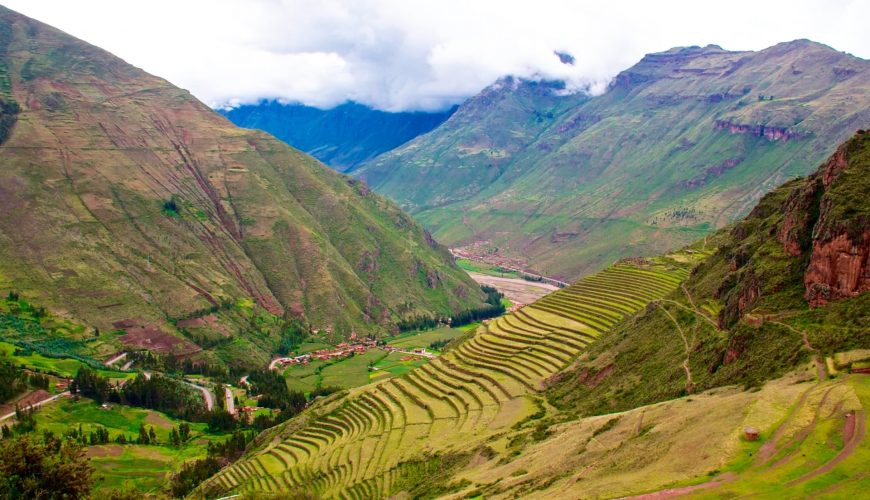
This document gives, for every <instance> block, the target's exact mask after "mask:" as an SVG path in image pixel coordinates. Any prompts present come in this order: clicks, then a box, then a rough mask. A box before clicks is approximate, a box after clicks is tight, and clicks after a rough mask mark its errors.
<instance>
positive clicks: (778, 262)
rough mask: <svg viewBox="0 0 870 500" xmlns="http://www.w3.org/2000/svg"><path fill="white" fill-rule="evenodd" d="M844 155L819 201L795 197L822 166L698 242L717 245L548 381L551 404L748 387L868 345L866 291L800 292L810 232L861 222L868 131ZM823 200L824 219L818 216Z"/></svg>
mask: <svg viewBox="0 0 870 500" xmlns="http://www.w3.org/2000/svg"><path fill="white" fill-rule="evenodd" d="M841 151H846V154H847V156H846V158H847V163H848V167H847V168H846V170H844V171H843V173H842V174H841V176H840V177H838V178H837V180H836V182H834V183H833V184H832V185H831V186H830V188H829V189H827V190H826V192H825V194H824V196H823V197H822V198H821V199H822V201H821V202H820V201H819V199H816V198H811V200H814V201H811V202H810V203H809V204H808V205H806V206H804V205H800V204H799V203H796V202H795V200H801V199H802V197H803V196H804V194H803V193H807V192H810V191H808V190H811V189H813V188H812V186H815V185H816V183H817V181H818V178H819V176H821V172H824V170H825V168H826V166H825V165H823V166H822V168H821V169H820V173H818V174H814V175H813V176H810V177H808V178H804V179H798V180H794V181H791V182H789V183H786V184H785V185H783V186H782V187H780V188H778V189H776V190H774V191H773V192H771V193H770V194H768V195H766V196H765V197H764V198H763V199H762V200H761V202H760V203H759V204H758V205H757V206H756V207H755V209H753V211H752V213H751V214H750V215H749V216H747V217H746V218H745V219H743V220H741V221H739V222H737V223H735V224H734V225H733V226H732V227H730V228H727V229H723V230H722V231H720V232H718V233H716V234H715V235H714V236H712V237H710V238H708V239H706V240H705V241H704V242H699V243H698V244H696V245H695V246H694V248H695V249H696V250H698V249H700V247H701V246H702V245H703V244H705V243H706V245H708V246H712V247H715V248H717V250H716V252H715V253H713V254H712V255H711V256H710V257H708V258H706V259H704V260H703V262H701V263H700V264H699V265H698V266H697V267H696V268H695V269H694V270H693V272H692V275H691V276H690V277H689V279H688V280H687V281H686V282H685V283H684V285H683V286H682V287H681V288H680V289H679V290H677V291H675V292H674V293H672V294H671V295H670V296H668V297H666V299H665V300H662V301H660V302H659V303H658V304H656V305H655V307H649V308H647V309H646V311H645V312H644V313H643V314H640V315H638V316H637V317H635V318H633V319H631V320H630V321H628V322H625V323H624V324H622V325H621V326H620V327H618V328H617V329H615V330H614V331H612V332H610V333H608V334H607V335H605V336H603V337H602V338H601V339H600V340H599V341H598V342H597V343H596V344H595V345H594V346H593V347H592V348H591V349H590V350H589V352H588V354H587V355H586V356H584V357H583V358H581V359H580V360H579V361H578V362H577V363H576V366H575V367H574V368H573V369H572V370H571V371H569V372H567V373H566V374H565V375H564V376H563V377H562V379H561V380H560V381H558V382H556V383H555V384H554V386H553V387H552V388H551V390H550V391H549V395H550V402H551V403H552V404H554V405H556V406H558V407H559V408H561V409H563V410H565V411H567V412H569V413H571V412H574V413H576V414H584V415H588V414H596V413H607V412H611V411H621V410H626V409H629V408H634V407H636V406H638V405H642V404H650V403H654V402H658V401H663V400H666V399H670V398H673V397H678V396H681V395H684V394H686V393H687V392H693V391H695V392H696V391H703V390H705V389H708V388H712V387H718V386H721V385H726V384H743V385H745V386H757V385H759V384H761V383H762V382H763V381H764V380H768V379H770V378H772V377H776V376H778V375H781V374H782V373H784V372H785V371H788V370H790V369H792V368H793V367H794V366H796V365H797V364H798V363H801V362H803V361H806V360H809V359H810V358H811V357H813V356H822V357H824V356H830V355H831V354H832V353H834V352H836V351H841V350H848V349H854V348H864V347H867V346H868V345H870V330H868V328H867V325H868V324H870V294H866V293H864V294H861V295H858V296H856V297H851V298H845V299H842V300H837V301H833V302H831V303H829V304H828V305H826V306H824V307H817V308H812V309H811V308H808V307H807V302H806V299H805V298H804V294H805V284H804V272H805V271H806V270H807V267H808V262H809V259H810V253H811V251H812V248H811V246H812V245H811V244H812V240H811V238H813V237H819V235H822V234H824V233H825V232H826V231H827V230H826V229H825V227H827V226H834V227H838V226H841V225H843V226H846V227H847V229H848V228H851V227H852V226H853V225H855V224H858V225H860V227H863V228H866V227H868V223H870V219H868V218H867V217H866V216H865V215H862V214H865V213H866V205H867V202H866V196H864V197H860V196H858V195H857V192H859V191H860V189H861V188H862V182H863V179H865V178H866V177H867V176H868V173H870V161H868V156H867V151H870V138H868V137H867V134H859V135H856V136H855V137H854V138H852V139H851V140H850V141H848V142H847V143H846V144H845V145H844V146H843V147H842V148H841ZM836 157H837V156H835V157H834V158H836ZM855 179H860V181H858V182H856V181H855ZM820 203H821V204H822V205H823V206H825V207H826V208H825V209H824V212H825V213H826V214H828V216H825V217H822V218H821V219H820V220H819V221H818V222H817V218H818V211H819V209H818V206H819V204H820ZM814 206H815V209H813V207H814ZM795 207H797V208H795ZM813 213H815V214H816V215H815V216H813V215H812V214H813ZM838 214H840V215H838ZM844 214H848V216H847V215H844ZM832 219H833V220H835V221H836V222H834V221H832ZM787 220H800V221H803V224H804V225H803V226H800V225H798V226H795V227H794V228H793V229H792V232H791V233H790V234H794V235H795V239H796V241H798V242H799V243H800V244H801V251H800V252H799V254H798V255H792V254H789V253H787V252H786V250H785V248H784V245H783V243H782V242H781V241H780V239H779V238H778V235H781V234H783V232H787V231H785V229H784V224H785V223H786V221H787ZM822 226H825V227H822ZM852 229H854V228H852ZM859 232H860V231H859ZM683 337H685V340H684V339H683ZM804 337H805V338H806V339H804ZM686 360H688V369H689V371H690V373H691V376H692V383H691V384H689V382H688V376H687V373H686V368H684V366H683V362H684V361H686Z"/></svg>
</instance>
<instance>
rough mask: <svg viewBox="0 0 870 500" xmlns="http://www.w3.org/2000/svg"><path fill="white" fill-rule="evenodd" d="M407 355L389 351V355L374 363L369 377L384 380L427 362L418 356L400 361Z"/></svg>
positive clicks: (374, 379)
mask: <svg viewBox="0 0 870 500" xmlns="http://www.w3.org/2000/svg"><path fill="white" fill-rule="evenodd" d="M408 357H410V356H409V355H408V354H404V353H401V352H391V353H390V354H389V355H387V356H385V357H384V358H383V359H381V360H380V361H378V362H377V363H375V366H374V367H375V369H374V370H372V371H371V372H370V373H369V378H370V379H371V380H372V381H377V380H386V379H388V378H390V377H395V376H397V375H403V374H405V373H408V371H410V370H412V369H414V368H417V367H418V366H422V365H425V364H426V363H428V362H429V360H428V359H426V358H419V357H413V359H409V360H406V361H402V359H403V358H408Z"/></svg>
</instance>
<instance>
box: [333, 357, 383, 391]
mask: <svg viewBox="0 0 870 500" xmlns="http://www.w3.org/2000/svg"><path fill="white" fill-rule="evenodd" d="M386 356H387V353H386V352H384V351H381V350H379V349H370V350H369V351H366V352H365V353H364V354H357V355H355V356H352V357H350V358H346V359H343V360H341V361H339V362H337V363H332V364H330V365H328V366H326V367H324V368H323V371H322V372H321V375H322V377H323V378H322V380H321V382H320V383H321V387H341V388H343V389H349V388H352V387H359V386H362V385H365V384H368V383H369V366H370V365H374V364H376V363H377V362H378V361H380V360H382V359H384V358H385V357H386Z"/></svg>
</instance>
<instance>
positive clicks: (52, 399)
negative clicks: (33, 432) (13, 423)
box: [0, 391, 69, 422]
mask: <svg viewBox="0 0 870 500" xmlns="http://www.w3.org/2000/svg"><path fill="white" fill-rule="evenodd" d="M65 396H69V391H64V392H61V393H60V394H55V395H54V396H50V397H47V398H45V399H43V400H40V401H37V402H35V403H33V404H29V405H27V407H28V408H38V407H40V406H42V405H44V404H47V403H51V402H52V401H57V400H58V399H60V398H62V397H65ZM14 416H15V412H14V411H13V412H12V413H7V414H6V415H3V416H0V422H2V421H4V420H6V419H9V418H12V417H14Z"/></svg>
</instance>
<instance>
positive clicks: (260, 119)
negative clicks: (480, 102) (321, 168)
mask: <svg viewBox="0 0 870 500" xmlns="http://www.w3.org/2000/svg"><path fill="white" fill-rule="evenodd" d="M454 111H456V108H455V107H454V108H451V109H449V110H447V111H442V112H433V113H426V112H422V111H420V112H398V113H390V112H387V111H379V110H376V109H372V108H370V107H368V106H364V105H362V104H358V103H355V102H347V103H344V104H340V105H338V106H336V107H334V108H331V109H319V108H314V107H311V106H305V105H302V104H281V103H279V102H276V101H264V102H261V103H259V104H255V105H251V104H249V105H244V106H239V107H236V108H232V109H228V110H223V111H221V113H222V114H223V115H224V116H226V117H227V118H229V119H230V121H232V122H233V123H235V124H236V125H238V126H240V127H244V128H253V129H260V130H264V131H266V132H269V133H270V134H272V135H274V136H275V137H277V138H278V139H281V140H282V141H284V142H286V143H287V144H290V145H291V146H293V147H295V148H297V149H301V150H302V151H305V152H306V153H308V154H310V155H312V156H314V157H315V158H317V159H318V160H320V161H322V162H323V163H326V164H327V165H329V166H331V167H332V168H334V169H336V170H338V171H345V170H349V169H352V168H354V167H356V166H357V165H359V164H360V163H362V162H364V161H366V160H370V159H372V158H374V157H375V156H377V155H379V154H381V153H385V152H387V151H389V150H391V149H395V148H397V147H399V146H401V145H402V144H404V143H406V142H408V141H410V140H411V139H413V138H415V137H417V136H419V135H423V134H425V133H427V132H429V131H430V130H432V129H434V128H435V127H437V126H438V125H441V124H442V123H444V121H445V120H447V119H448V118H450V115H452V114H453V112H454Z"/></svg>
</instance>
